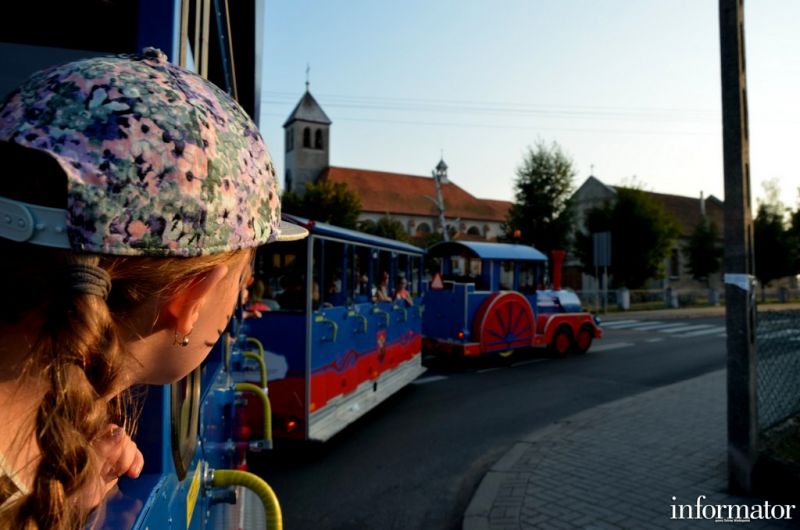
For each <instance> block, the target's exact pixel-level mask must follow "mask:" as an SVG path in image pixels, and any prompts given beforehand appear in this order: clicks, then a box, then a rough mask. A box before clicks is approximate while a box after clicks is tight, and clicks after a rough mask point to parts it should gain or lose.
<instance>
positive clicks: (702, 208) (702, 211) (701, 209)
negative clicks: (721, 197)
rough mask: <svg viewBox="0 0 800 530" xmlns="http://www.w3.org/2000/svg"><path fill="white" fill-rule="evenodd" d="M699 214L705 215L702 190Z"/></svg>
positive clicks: (704, 201)
mask: <svg viewBox="0 0 800 530" xmlns="http://www.w3.org/2000/svg"><path fill="white" fill-rule="evenodd" d="M700 215H702V216H703V217H705V216H706V200H705V198H703V192H702V191H701V192H700Z"/></svg>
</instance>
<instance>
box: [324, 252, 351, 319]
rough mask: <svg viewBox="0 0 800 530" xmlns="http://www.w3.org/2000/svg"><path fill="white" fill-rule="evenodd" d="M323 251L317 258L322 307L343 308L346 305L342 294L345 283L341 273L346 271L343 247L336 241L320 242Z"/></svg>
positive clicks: (345, 295) (345, 298)
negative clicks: (319, 268) (319, 262)
mask: <svg viewBox="0 0 800 530" xmlns="http://www.w3.org/2000/svg"><path fill="white" fill-rule="evenodd" d="M322 243H324V245H323V247H324V248H323V251H322V254H321V255H320V256H319V259H320V261H321V270H320V271H319V290H320V291H319V292H320V296H321V301H322V305H323V307H324V306H328V307H331V306H343V305H346V304H347V294H346V293H345V292H344V287H345V282H344V278H343V276H342V271H343V270H345V269H346V262H345V258H346V253H345V245H344V244H343V243H339V242H338V241H329V240H325V241H322Z"/></svg>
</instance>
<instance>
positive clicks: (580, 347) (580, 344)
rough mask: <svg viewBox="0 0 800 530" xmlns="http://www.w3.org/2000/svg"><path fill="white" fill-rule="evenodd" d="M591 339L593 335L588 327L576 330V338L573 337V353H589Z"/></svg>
mask: <svg viewBox="0 0 800 530" xmlns="http://www.w3.org/2000/svg"><path fill="white" fill-rule="evenodd" d="M593 339H594V333H593V332H592V329H591V328H590V327H589V326H581V329H579V330H578V336H577V337H575V353H577V354H578V355H583V354H584V353H586V352H587V351H589V348H590V347H591V346H592V340H593Z"/></svg>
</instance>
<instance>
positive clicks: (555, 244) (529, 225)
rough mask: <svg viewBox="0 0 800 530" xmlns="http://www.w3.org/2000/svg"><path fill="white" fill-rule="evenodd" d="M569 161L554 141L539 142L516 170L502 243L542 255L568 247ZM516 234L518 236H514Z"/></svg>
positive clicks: (571, 171)
mask: <svg viewBox="0 0 800 530" xmlns="http://www.w3.org/2000/svg"><path fill="white" fill-rule="evenodd" d="M573 177H575V169H574V168H573V166H572V160H571V159H570V158H569V157H568V156H567V155H566V154H565V153H564V151H562V149H561V147H560V146H559V145H558V144H557V143H555V142H553V143H552V144H551V145H550V146H547V145H545V144H544V142H539V143H537V144H536V147H535V148H530V147H529V148H528V152H527V153H526V155H525V158H524V159H523V161H522V164H521V165H520V166H519V167H518V168H517V178H516V182H515V183H514V197H515V198H514V204H512V205H511V208H510V209H509V212H508V217H507V219H506V222H505V225H504V227H503V228H504V232H505V237H504V238H503V239H505V240H511V241H519V242H522V243H527V244H529V245H533V246H534V247H536V248H537V249H539V250H541V251H542V252H544V253H545V254H548V255H549V253H550V251H551V250H553V249H558V248H560V249H566V248H568V247H569V246H570V241H569V236H570V232H571V228H572V221H573V217H574V215H573V208H572V204H571V202H570V197H571V196H572V179H573ZM516 231H519V237H518V238H517V237H514V233H515V232H516Z"/></svg>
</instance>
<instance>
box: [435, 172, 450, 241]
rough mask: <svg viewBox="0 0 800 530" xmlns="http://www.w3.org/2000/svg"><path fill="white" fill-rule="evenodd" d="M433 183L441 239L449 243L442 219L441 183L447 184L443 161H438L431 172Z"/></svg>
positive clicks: (444, 222) (443, 219)
mask: <svg viewBox="0 0 800 530" xmlns="http://www.w3.org/2000/svg"><path fill="white" fill-rule="evenodd" d="M433 182H434V183H435V184H436V209H437V210H439V224H440V225H441V226H442V239H443V240H444V241H450V234H448V233H447V223H446V221H445V218H444V197H443V196H442V183H443V182H447V164H445V163H444V159H442V160H439V163H438V164H436V169H434V170H433Z"/></svg>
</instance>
